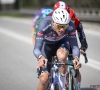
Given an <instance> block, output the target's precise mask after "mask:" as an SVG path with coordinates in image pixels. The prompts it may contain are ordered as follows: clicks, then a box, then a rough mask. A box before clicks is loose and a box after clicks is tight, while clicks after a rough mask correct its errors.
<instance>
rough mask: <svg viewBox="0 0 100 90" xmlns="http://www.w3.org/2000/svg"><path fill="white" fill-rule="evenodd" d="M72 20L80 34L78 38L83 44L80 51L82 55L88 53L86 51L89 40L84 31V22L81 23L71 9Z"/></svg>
mask: <svg viewBox="0 0 100 90" xmlns="http://www.w3.org/2000/svg"><path fill="white" fill-rule="evenodd" d="M69 11H70V18H71V20H72V21H73V23H74V25H75V27H76V30H77V32H78V37H79V40H80V43H81V48H80V51H81V53H84V52H85V51H86V49H87V48H88V44H87V40H86V36H85V33H84V30H83V25H82V22H81V21H80V19H79V18H78V17H76V15H75V12H74V10H73V9H71V8H70V10H69Z"/></svg>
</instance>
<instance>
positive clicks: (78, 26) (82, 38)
mask: <svg viewBox="0 0 100 90" xmlns="http://www.w3.org/2000/svg"><path fill="white" fill-rule="evenodd" d="M57 8H64V9H66V10H67V11H68V12H69V14H70V18H71V20H72V21H73V22H74V25H75V27H76V30H77V31H78V37H79V40H80V43H81V48H80V51H81V52H82V53H85V51H86V50H87V48H88V44H87V41H86V36H85V33H84V30H83V25H82V22H81V21H80V19H79V18H78V17H76V15H75V12H74V10H73V9H72V8H70V7H68V5H67V4H66V3H65V2H63V1H58V2H56V3H55V5H54V10H55V9H57Z"/></svg>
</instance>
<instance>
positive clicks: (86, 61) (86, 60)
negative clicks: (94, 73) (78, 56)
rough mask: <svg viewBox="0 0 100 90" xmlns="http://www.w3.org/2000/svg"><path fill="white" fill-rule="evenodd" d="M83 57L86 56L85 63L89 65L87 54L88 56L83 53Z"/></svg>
mask: <svg viewBox="0 0 100 90" xmlns="http://www.w3.org/2000/svg"><path fill="white" fill-rule="evenodd" d="M82 55H83V56H84V59H85V63H88V58H87V54H86V53H83V54H82Z"/></svg>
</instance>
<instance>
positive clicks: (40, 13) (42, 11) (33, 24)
mask: <svg viewBox="0 0 100 90" xmlns="http://www.w3.org/2000/svg"><path fill="white" fill-rule="evenodd" d="M45 10H46V8H41V9H40V11H38V12H36V13H35V15H34V17H33V21H32V28H31V30H32V43H33V44H34V40H35V37H34V30H35V24H36V21H37V19H38V18H39V17H40V16H41V15H42V14H43V13H44V12H45Z"/></svg>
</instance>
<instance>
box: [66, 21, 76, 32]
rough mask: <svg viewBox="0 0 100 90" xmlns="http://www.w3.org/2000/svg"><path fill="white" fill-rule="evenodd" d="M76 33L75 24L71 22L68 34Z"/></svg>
mask: <svg viewBox="0 0 100 90" xmlns="http://www.w3.org/2000/svg"><path fill="white" fill-rule="evenodd" d="M74 31H75V26H74V23H73V22H72V21H70V22H69V26H68V28H67V30H66V33H71V32H72V33H73V32H74Z"/></svg>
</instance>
